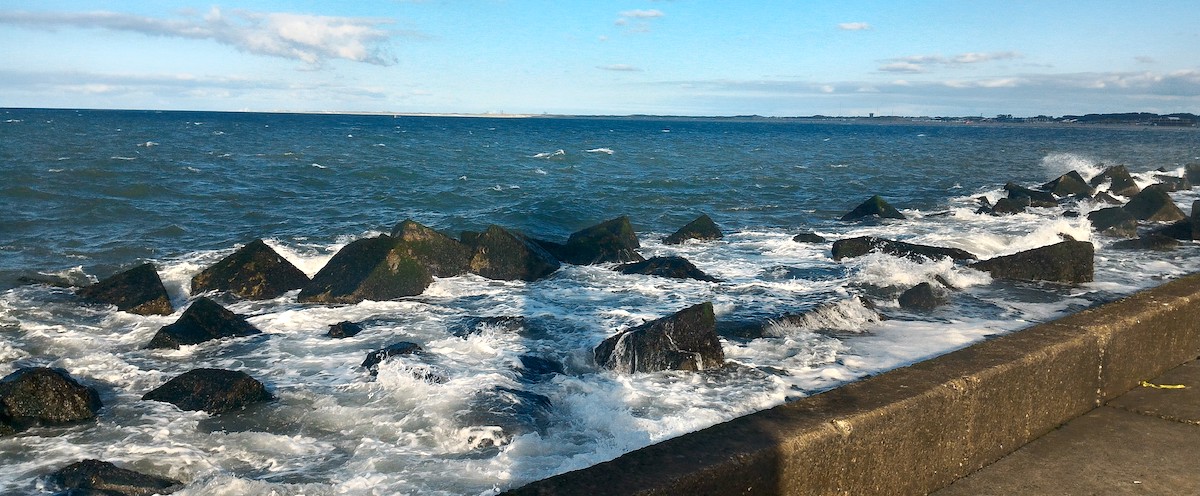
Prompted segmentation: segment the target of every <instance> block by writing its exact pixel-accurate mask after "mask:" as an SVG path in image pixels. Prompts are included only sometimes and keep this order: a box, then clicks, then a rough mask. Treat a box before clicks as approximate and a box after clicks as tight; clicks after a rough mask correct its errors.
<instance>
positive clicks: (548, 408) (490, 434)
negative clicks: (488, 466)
mask: <svg viewBox="0 0 1200 496" xmlns="http://www.w3.org/2000/svg"><path fill="white" fill-rule="evenodd" d="M553 406H554V405H553V404H552V403H551V402H550V398H548V397H546V396H543V395H540V394H537V393H532V392H529V391H522V390H520V389H513V388H507V387H494V388H491V389H486V390H483V391H479V392H478V393H476V394H475V395H474V396H473V397H472V398H471V399H470V400H469V401H468V404H467V409H466V410H465V411H462V412H459V413H458V414H456V415H455V421H456V422H457V423H459V424H460V425H464V426H467V431H468V437H467V444H468V445H470V446H471V448H473V449H484V448H494V447H497V446H502V445H505V444H508V443H509V442H510V441H512V439H513V438H514V437H516V436H519V435H521V434H526V433H529V432H544V431H545V428H546V426H547V425H549V423H550V420H551V419H552V418H553Z"/></svg>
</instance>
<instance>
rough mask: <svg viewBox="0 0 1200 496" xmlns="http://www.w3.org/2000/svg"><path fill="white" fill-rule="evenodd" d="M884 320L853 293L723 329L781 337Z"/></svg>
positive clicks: (855, 328) (743, 335) (747, 335)
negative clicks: (798, 311)
mask: <svg viewBox="0 0 1200 496" xmlns="http://www.w3.org/2000/svg"><path fill="white" fill-rule="evenodd" d="M883 320H887V317H885V316H883V314H880V313H879V310H878V309H877V308H875V304H874V303H872V302H871V301H870V300H867V299H865V298H859V297H853V298H848V299H843V300H838V301H831V302H828V303H822V304H820V305H817V306H816V307H814V308H812V309H810V310H807V311H804V312H800V313H788V314H784V315H781V316H779V317H776V318H773V319H771V320H769V321H767V322H766V323H758V324H756V325H749V324H743V325H740V326H737V327H735V328H726V331H725V332H728V333H729V334H726V335H733V336H736V337H741V338H750V339H754V338H762V337H783V336H785V335H788V334H794V333H797V332H826V333H833V334H837V333H857V332H862V331H863V329H862V327H861V326H864V325H866V324H871V323H875V322H879V321H883Z"/></svg>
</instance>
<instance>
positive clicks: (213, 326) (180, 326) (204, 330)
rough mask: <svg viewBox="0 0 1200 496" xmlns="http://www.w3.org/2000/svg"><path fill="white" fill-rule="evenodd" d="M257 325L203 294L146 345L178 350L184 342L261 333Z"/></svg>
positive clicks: (196, 342) (198, 341)
mask: <svg viewBox="0 0 1200 496" xmlns="http://www.w3.org/2000/svg"><path fill="white" fill-rule="evenodd" d="M261 332H262V331H259V330H258V328H256V327H254V326H253V325H251V324H250V323H249V322H246V319H245V317H242V316H241V315H238V314H236V313H233V312H230V311H229V310H227V309H225V307H223V306H221V305H220V304H219V303H217V302H215V301H212V300H210V299H208V298H207V297H204V296H201V297H199V298H196V301H194V302H192V305H191V306H189V307H188V308H187V310H184V311H183V315H180V316H179V320H176V321H175V322H174V323H173V324H168V325H165V326H163V327H162V328H161V329H159V330H158V332H157V333H155V334H154V337H153V338H151V339H150V343H148V344H147V345H146V348H173V349H179V347H180V346H182V345H188V344H200V343H203V342H205V341H210V340H213V339H221V338H231V337H243V336H252V335H255V334H259V333H261Z"/></svg>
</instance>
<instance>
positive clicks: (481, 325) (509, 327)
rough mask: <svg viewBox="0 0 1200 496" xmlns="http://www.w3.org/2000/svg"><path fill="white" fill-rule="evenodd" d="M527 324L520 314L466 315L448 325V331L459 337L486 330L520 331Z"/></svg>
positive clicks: (523, 329)
mask: <svg viewBox="0 0 1200 496" xmlns="http://www.w3.org/2000/svg"><path fill="white" fill-rule="evenodd" d="M528 325H529V322H528V321H527V320H526V319H525V317H521V316H507V315H502V316H495V317H467V318H465V319H463V320H462V321H460V322H458V323H456V324H454V325H452V326H450V333H451V334H453V335H455V336H458V337H460V338H461V337H465V336H469V335H472V334H479V333H482V332H484V331H487V330H492V331H500V332H522V331H525V330H526V328H527V326H528Z"/></svg>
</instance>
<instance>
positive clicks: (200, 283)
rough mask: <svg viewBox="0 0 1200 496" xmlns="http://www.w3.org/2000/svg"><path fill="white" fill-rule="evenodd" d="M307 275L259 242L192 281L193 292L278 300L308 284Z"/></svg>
mask: <svg viewBox="0 0 1200 496" xmlns="http://www.w3.org/2000/svg"><path fill="white" fill-rule="evenodd" d="M308 282H309V281H308V276H307V275H305V274H304V272H302V271H301V270H300V269H297V268H296V266H295V265H292V263H291V262H289V261H287V259H285V258H283V257H281V256H279V254H278V253H276V252H275V250H273V249H271V247H270V246H267V244H266V243H265V242H263V240H261V239H256V240H254V241H251V242H250V243H248V244H246V246H243V247H242V248H241V249H239V250H237V251H235V252H233V253H232V254H230V255H229V256H227V257H225V258H222V259H221V261H219V262H217V263H216V264H213V266H212V267H209V268H207V269H204V271H202V272H200V273H199V274H196V276H195V277H193V278H192V293H193V294H195V293H202V292H205V291H228V292H230V293H233V294H235V295H237V296H240V297H242V298H248V299H252V300H266V299H271V298H278V297H280V296H282V295H283V294H284V293H287V292H288V291H291V290H293V289H300V288H303V287H304V286H305V285H307V284H308Z"/></svg>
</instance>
